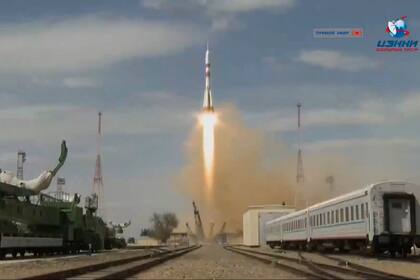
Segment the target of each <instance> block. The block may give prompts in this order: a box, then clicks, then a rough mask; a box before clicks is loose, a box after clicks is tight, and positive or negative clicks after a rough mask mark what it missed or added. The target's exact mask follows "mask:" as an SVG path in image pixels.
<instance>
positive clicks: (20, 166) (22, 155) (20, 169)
mask: <svg viewBox="0 0 420 280" xmlns="http://www.w3.org/2000/svg"><path fill="white" fill-rule="evenodd" d="M25 161H26V153H25V152H24V151H22V150H19V151H18V154H17V169H16V177H17V178H18V179H20V180H23V163H24V162H25Z"/></svg>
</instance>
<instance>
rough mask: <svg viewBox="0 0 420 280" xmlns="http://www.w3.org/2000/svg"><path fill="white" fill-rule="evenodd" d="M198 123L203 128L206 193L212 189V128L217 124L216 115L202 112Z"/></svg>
mask: <svg viewBox="0 0 420 280" xmlns="http://www.w3.org/2000/svg"><path fill="white" fill-rule="evenodd" d="M200 123H201V125H202V126H203V158H204V176H205V182H206V187H207V190H208V191H211V189H212V188H213V171H214V127H215V125H216V123H217V117H216V114H215V113H213V112H203V113H202V114H201V115H200Z"/></svg>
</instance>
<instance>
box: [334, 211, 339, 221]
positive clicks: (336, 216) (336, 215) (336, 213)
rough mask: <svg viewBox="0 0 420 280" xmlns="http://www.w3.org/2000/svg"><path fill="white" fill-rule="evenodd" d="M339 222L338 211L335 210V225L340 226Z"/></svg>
mask: <svg viewBox="0 0 420 280" xmlns="http://www.w3.org/2000/svg"><path fill="white" fill-rule="evenodd" d="M338 222H339V220H338V209H337V210H335V223H336V224H338Z"/></svg>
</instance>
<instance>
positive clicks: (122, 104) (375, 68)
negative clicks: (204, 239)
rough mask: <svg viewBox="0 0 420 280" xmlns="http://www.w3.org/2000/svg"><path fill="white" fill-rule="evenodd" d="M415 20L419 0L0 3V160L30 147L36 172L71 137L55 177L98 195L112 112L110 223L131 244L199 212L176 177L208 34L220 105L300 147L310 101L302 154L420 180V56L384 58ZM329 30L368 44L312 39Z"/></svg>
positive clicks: (7, 161) (414, 29)
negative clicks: (156, 224) (164, 214)
mask: <svg viewBox="0 0 420 280" xmlns="http://www.w3.org/2000/svg"><path fill="white" fill-rule="evenodd" d="M419 11H420V2H419V1H414V0H412V1H408V0H407V1H379V0H378V1H373V0H370V1H361V0H360V1H332V0H331V1H299V0H259V1H256V0H254V1H252V0H230V1H229V0H220V1H216V0H215V1H211V0H207V1H206V0H198V1H193V0H185V1H181V0H176V1H171V0H140V1H138V0H136V1H123V0H120V1H77V0H72V1H36V0H32V1H23V0H22V1H20V0H14V1H1V2H0V96H1V102H0V129H1V131H2V133H1V137H0V167H1V168H3V169H8V170H15V168H16V151H17V149H18V148H21V149H24V150H25V151H26V152H27V157H28V159H27V162H26V163H25V164H26V165H25V177H26V178H29V177H32V176H35V175H37V174H38V173H39V172H40V171H41V170H44V169H47V168H50V167H52V166H53V165H54V164H55V160H56V158H57V156H58V151H59V144H60V141H61V139H66V140H67V141H68V146H69V156H68V160H67V162H66V164H65V165H64V167H63V169H62V170H61V171H60V176H64V177H65V178H66V180H67V190H68V191H69V192H79V193H82V194H83V195H85V194H87V193H89V192H90V191H91V189H92V180H93V172H94V163H95V131H96V128H95V126H96V122H97V115H96V114H97V112H98V110H101V111H103V122H104V124H103V134H104V139H103V147H102V159H103V174H104V183H105V196H106V200H107V207H108V209H110V210H109V212H110V213H109V215H110V217H111V218H112V219H113V220H114V221H115V222H122V221H124V220H126V219H127V218H131V219H132V221H133V226H132V227H131V229H130V230H129V233H130V234H133V235H134V234H137V232H138V228H139V226H140V225H144V224H146V223H147V221H148V218H149V217H150V215H151V213H152V212H153V211H161V210H173V211H180V212H186V211H188V210H189V209H190V199H188V198H185V197H182V196H181V194H179V193H177V192H176V191H174V189H173V186H172V182H173V180H172V179H173V177H174V176H176V175H177V173H178V172H179V170H180V168H182V166H183V165H184V164H185V160H186V159H185V143H186V141H187V139H188V136H189V134H190V132H191V130H192V128H193V127H194V126H195V122H196V118H195V115H196V114H197V112H198V111H199V110H200V107H201V104H202V94H203V90H204V51H205V45H206V41H207V40H208V41H209V42H210V49H211V63H212V88H213V97H214V104H215V106H216V107H217V106H218V105H219V104H224V103H230V104H234V105H235V106H236V107H237V108H238V109H239V110H240V112H241V113H242V115H243V116H244V118H245V121H246V123H247V125H249V126H250V127H255V128H257V129H260V130H262V131H263V132H264V133H266V134H267V135H269V136H271V137H273V138H279V139H282V141H284V142H285V143H286V144H287V145H289V146H290V147H292V148H293V147H294V146H295V142H296V141H295V140H296V131H295V125H296V107H295V105H296V103H297V102H298V101H302V102H303V104H304V105H303V106H304V114H303V117H304V139H303V140H304V152H305V153H306V154H311V153H312V154H316V153H319V154H328V153H334V154H343V155H347V156H350V157H352V158H354V159H355V160H356V161H357V162H358V163H359V164H361V165H362V166H364V165H366V166H376V167H378V166H379V167H381V166H386V167H387V168H388V167H395V166H398V168H399V170H398V172H396V173H395V174H398V175H399V176H400V177H401V178H402V179H409V180H411V181H415V182H417V183H419V182H420V175H418V174H419V170H420V168H419V164H420V156H419V153H420V142H419V138H420V122H419V120H420V84H419V66H420V59H419V54H420V51H419V52H415V53H378V52H376V51H375V48H376V43H377V41H378V40H386V39H389V38H390V37H389V36H388V35H387V34H386V33H385V28H386V24H387V22H388V21H389V20H393V19H396V18H399V17H401V16H407V25H408V29H409V30H410V32H411V34H410V36H409V39H413V40H420V13H419ZM319 27H332V28H334V27H336V28H346V27H361V28H364V38H363V39H317V38H313V33H312V32H313V29H314V28H319ZM396 163H398V164H396Z"/></svg>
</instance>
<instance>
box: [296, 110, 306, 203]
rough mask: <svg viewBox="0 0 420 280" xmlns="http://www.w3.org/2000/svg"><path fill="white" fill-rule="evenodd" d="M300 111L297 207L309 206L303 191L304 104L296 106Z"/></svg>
mask: <svg viewBox="0 0 420 280" xmlns="http://www.w3.org/2000/svg"><path fill="white" fill-rule="evenodd" d="M296 106H297V109H298V123H297V125H298V154H297V168H296V169H297V170H296V189H295V202H294V204H295V207H297V205H298V204H299V205H301V204H307V200H306V198H305V195H304V193H305V190H304V189H303V183H304V181H305V176H304V173H303V156H302V148H301V145H302V131H301V130H302V127H301V110H302V103H300V102H299V103H298V104H296Z"/></svg>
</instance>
